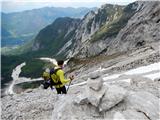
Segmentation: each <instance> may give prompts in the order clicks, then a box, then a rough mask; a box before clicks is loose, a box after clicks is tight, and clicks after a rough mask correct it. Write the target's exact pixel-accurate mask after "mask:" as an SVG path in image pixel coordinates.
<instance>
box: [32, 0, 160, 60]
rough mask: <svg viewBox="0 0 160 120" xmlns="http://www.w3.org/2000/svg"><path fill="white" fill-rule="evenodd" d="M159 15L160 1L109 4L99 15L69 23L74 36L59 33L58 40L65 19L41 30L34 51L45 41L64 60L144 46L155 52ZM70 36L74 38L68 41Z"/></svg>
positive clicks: (93, 12)
mask: <svg viewBox="0 0 160 120" xmlns="http://www.w3.org/2000/svg"><path fill="white" fill-rule="evenodd" d="M159 11H160V2H158V1H138V2H134V3H131V4H129V5H127V6H119V5H110V4H106V5H103V6H102V7H101V8H100V9H98V10H97V11H91V12H89V13H88V14H86V15H85V16H84V18H83V19H82V20H79V21H78V23H77V24H75V25H73V21H74V20H72V21H68V24H69V26H70V27H71V26H72V28H73V27H74V28H75V29H74V30H73V31H72V32H71V30H70V29H65V32H63V31H61V32H57V36H59V37H58V38H57V36H54V33H55V31H56V30H57V31H58V29H62V26H61V25H60V24H59V23H61V21H65V19H66V18H61V19H57V20H56V21H55V22H54V23H53V24H52V25H50V26H48V27H46V28H44V29H42V30H41V32H40V33H39V34H38V36H37V37H36V38H35V42H34V44H33V46H32V48H35V49H37V45H38V46H43V44H44V43H45V42H43V43H41V41H42V40H43V41H47V42H48V43H50V44H51V46H48V45H45V44H44V46H45V47H48V49H52V48H55V49H56V50H55V51H54V52H55V53H56V54H55V56H56V55H60V53H62V52H63V53H64V52H66V54H65V55H63V54H61V56H63V57H65V58H66V57H68V58H71V57H74V58H86V57H92V56H97V55H100V54H107V55H112V54H114V53H117V52H126V51H128V50H132V49H134V48H139V47H142V46H150V47H153V48H154V47H155V46H154V44H152V43H155V42H157V44H159V41H160V39H159V37H158V36H159V33H160V32H159V31H160V22H159V18H160V14H159V13H160V12H159ZM68 19H69V18H68ZM75 21H76V20H75ZM61 24H62V23H61ZM64 27H65V25H64ZM55 29H56V30H55ZM69 32H71V34H69V37H66V36H67V35H68V33H69ZM51 33H52V34H51ZM45 35H47V37H46V36H45ZM39 39H40V40H39ZM60 41H61V43H62V44H61V43H60V44H61V45H60V46H58V45H57V44H56V43H59V42H60ZM55 42H56V43H55ZM155 49H157V48H155ZM52 54H53V53H52Z"/></svg>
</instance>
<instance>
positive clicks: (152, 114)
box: [126, 92, 160, 120]
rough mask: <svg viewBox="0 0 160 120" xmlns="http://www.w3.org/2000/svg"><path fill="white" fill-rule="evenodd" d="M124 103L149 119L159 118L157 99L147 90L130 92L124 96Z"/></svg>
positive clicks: (155, 119) (156, 119)
mask: <svg viewBox="0 0 160 120" xmlns="http://www.w3.org/2000/svg"><path fill="white" fill-rule="evenodd" d="M126 105H127V107H128V108H130V109H135V110H136V111H137V112H141V113H143V114H144V115H145V116H146V117H147V118H149V119H151V120H158V118H159V115H160V114H159V108H160V106H159V100H158V98H157V97H155V96H154V95H153V94H151V93H149V92H135V93H131V94H130V95H128V96H127V98H126Z"/></svg>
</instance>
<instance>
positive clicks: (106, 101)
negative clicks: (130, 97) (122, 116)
mask: <svg viewBox="0 0 160 120" xmlns="http://www.w3.org/2000/svg"><path fill="white" fill-rule="evenodd" d="M106 87H107V88H108V89H107V91H106V92H105V94H104V96H103V97H102V99H101V103H100V106H99V110H100V111H106V110H109V109H110V108H112V107H114V106H115V105H116V104H118V103H119V102H121V101H123V100H124V99H125V97H126V96H127V92H126V90H125V89H123V88H122V87H118V86H115V85H112V86H106Z"/></svg>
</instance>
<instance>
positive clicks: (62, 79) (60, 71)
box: [57, 70, 70, 83]
mask: <svg viewBox="0 0 160 120" xmlns="http://www.w3.org/2000/svg"><path fill="white" fill-rule="evenodd" d="M57 75H58V76H59V78H60V81H61V83H67V82H69V81H70V79H65V78H64V72H63V70H58V71H57Z"/></svg>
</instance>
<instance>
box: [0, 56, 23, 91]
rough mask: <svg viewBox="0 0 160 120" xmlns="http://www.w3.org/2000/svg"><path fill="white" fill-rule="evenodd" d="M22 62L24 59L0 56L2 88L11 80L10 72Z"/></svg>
mask: <svg viewBox="0 0 160 120" xmlns="http://www.w3.org/2000/svg"><path fill="white" fill-rule="evenodd" d="M22 62H24V59H22V58H20V57H18V56H3V55H2V56H1V77H2V79H1V85H2V88H4V87H5V84H6V83H8V82H10V81H11V80H12V78H11V74H12V70H13V69H14V68H15V67H16V66H17V65H19V64H21V63H22Z"/></svg>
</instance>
